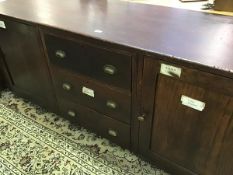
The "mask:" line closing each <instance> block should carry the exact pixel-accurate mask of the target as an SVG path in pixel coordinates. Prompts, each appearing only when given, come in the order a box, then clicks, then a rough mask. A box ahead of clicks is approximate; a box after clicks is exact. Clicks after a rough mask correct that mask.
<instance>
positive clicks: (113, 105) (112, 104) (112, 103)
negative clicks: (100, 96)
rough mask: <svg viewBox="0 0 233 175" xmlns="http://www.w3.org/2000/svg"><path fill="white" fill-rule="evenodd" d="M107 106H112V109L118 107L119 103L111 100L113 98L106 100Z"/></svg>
mask: <svg viewBox="0 0 233 175" xmlns="http://www.w3.org/2000/svg"><path fill="white" fill-rule="evenodd" d="M106 106H107V107H108V108H111V109H116V108H117V104H116V103H115V102H114V101H111V100H108V101H107V102H106Z"/></svg>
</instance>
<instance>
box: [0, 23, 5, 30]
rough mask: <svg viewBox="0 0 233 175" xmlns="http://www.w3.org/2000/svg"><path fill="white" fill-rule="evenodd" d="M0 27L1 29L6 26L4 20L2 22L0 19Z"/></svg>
mask: <svg viewBox="0 0 233 175" xmlns="http://www.w3.org/2000/svg"><path fill="white" fill-rule="evenodd" d="M0 28H3V29H5V28H6V25H5V22H4V21H0Z"/></svg>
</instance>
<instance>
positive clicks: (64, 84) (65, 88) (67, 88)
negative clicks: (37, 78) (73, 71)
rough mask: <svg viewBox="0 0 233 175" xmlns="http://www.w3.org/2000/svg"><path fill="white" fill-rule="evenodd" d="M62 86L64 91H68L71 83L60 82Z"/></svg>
mask: <svg viewBox="0 0 233 175" xmlns="http://www.w3.org/2000/svg"><path fill="white" fill-rule="evenodd" d="M62 88H63V89H64V90H66V91H70V90H71V85H70V84H68V83H63V84H62Z"/></svg>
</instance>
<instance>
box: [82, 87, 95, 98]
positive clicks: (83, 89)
mask: <svg viewBox="0 0 233 175" xmlns="http://www.w3.org/2000/svg"><path fill="white" fill-rule="evenodd" d="M82 93H84V94H86V95H88V96H90V97H95V93H94V90H92V89H89V88H87V87H84V86H83V88H82Z"/></svg>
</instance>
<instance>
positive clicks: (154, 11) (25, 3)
mask: <svg viewBox="0 0 233 175" xmlns="http://www.w3.org/2000/svg"><path fill="white" fill-rule="evenodd" d="M28 9H33V10H28ZM0 14H3V15H7V16H11V17H15V18H18V19H22V20H25V21H31V22H34V23H39V24H42V25H45V26H52V27H55V28H59V29H63V30H67V31H71V32H74V33H79V34H82V35H87V36H90V37H94V38H98V39H101V40H106V41H109V42H112V43H119V44H122V45H125V46H130V47H134V48H138V49H142V50H144V51H148V52H153V53H160V54H162V55H167V56H169V57H171V58H172V57H176V58H177V59H185V60H187V61H190V62H195V63H200V64H202V65H206V66H210V67H214V68H217V69H221V70H227V71H229V70H233V62H232V58H233V49H232V47H233V17H225V16H220V15H213V14H207V13H202V12H193V11H188V10H181V9H174V8H168V7H160V6H152V5H143V4H135V3H128V2H121V1H114V0H109V1H106V0H100V1H94V0H68V1H59V3H58V2H57V0H10V1H5V2H2V3H1V5H0ZM95 30H102V31H103V32H102V33H95V32H94V31H95Z"/></svg>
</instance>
